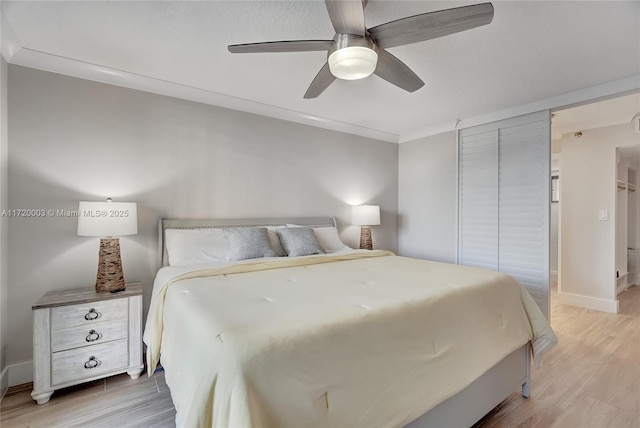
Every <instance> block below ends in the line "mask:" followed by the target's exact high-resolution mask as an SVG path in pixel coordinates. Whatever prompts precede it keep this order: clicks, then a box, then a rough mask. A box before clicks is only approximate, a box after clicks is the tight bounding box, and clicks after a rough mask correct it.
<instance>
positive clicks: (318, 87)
mask: <svg viewBox="0 0 640 428" xmlns="http://www.w3.org/2000/svg"><path fill="white" fill-rule="evenodd" d="M334 80H336V77H335V76H334V75H333V74H331V71H330V70H329V63H326V64H325V65H324V67H322V68H321V69H320V71H319V72H318V74H316V77H315V78H314V79H313V82H311V85H309V89H307V92H306V93H305V94H304V98H305V99H309V98H316V97H317V96H318V95H320V94H321V93H322V92H324V90H325V89H327V88H328V87H329V85H330V84H331V83H333V81H334Z"/></svg>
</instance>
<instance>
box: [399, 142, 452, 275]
mask: <svg viewBox="0 0 640 428" xmlns="http://www.w3.org/2000/svg"><path fill="white" fill-rule="evenodd" d="M398 162H399V168H398V169H399V179H398V214H399V216H398V251H399V254H400V255H403V256H409V257H417V258H423V259H430V260H437V261H443V262H449V263H455V261H456V251H457V245H456V242H457V241H456V239H457V238H456V237H457V223H456V218H457V212H456V200H457V196H456V195H457V187H456V186H457V185H456V180H457V156H456V133H455V131H452V132H447V133H444V134H439V135H435V136H432V137H426V138H421V139H419V140H415V141H410V142H407V143H403V144H401V145H400V148H399V155H398Z"/></svg>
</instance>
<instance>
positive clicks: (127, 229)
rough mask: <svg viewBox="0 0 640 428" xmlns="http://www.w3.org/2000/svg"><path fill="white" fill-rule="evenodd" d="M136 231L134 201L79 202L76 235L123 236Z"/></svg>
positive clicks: (136, 214) (135, 206)
mask: <svg viewBox="0 0 640 428" xmlns="http://www.w3.org/2000/svg"><path fill="white" fill-rule="evenodd" d="M136 233H138V209H137V205H136V203H135V202H82V201H81V202H80V204H79V207H78V235H80V236H123V235H135V234H136Z"/></svg>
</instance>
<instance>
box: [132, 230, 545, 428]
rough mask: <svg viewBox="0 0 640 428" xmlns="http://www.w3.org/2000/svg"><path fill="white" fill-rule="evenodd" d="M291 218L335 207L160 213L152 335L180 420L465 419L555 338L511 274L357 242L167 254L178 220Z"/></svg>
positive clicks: (525, 374)
mask: <svg viewBox="0 0 640 428" xmlns="http://www.w3.org/2000/svg"><path fill="white" fill-rule="evenodd" d="M287 225H288V226H289V227H293V226H296V227H302V228H311V230H313V229H314V228H332V227H335V220H334V219H333V218H283V219H257V220H256V219H245V220H168V219H162V220H160V223H159V263H160V266H162V268H161V269H160V270H159V271H158V274H157V276H156V280H155V282H154V289H153V293H152V300H151V304H150V309H149V314H148V317H147V323H146V327H145V333H144V341H145V343H146V345H147V365H148V368H149V370H148V372H149V373H152V372H153V371H154V369H155V367H156V365H157V364H158V363H159V362H160V361H161V363H162V366H163V368H164V370H165V378H166V381H167V384H168V385H169V388H170V391H171V396H172V399H173V401H174V404H175V406H176V411H177V416H176V424H177V426H188V427H192V426H216V427H231V426H232V427H241V426H246V427H248V426H256V427H258V426H278V427H285V426H296V427H298V426H309V427H311V426H318V427H320V426H330V427H335V426H367V427H371V426H410V427H418V426H433V427H442V426H447V427H448V426H451V427H453V426H456V427H458V426H459V427H464V426H471V425H472V424H474V423H475V422H476V421H477V420H479V419H480V418H481V417H482V416H483V415H485V414H486V413H487V412H488V411H490V410H491V409H492V408H493V407H495V406H496V405H497V404H499V403H500V402H501V401H502V400H503V399H504V398H506V397H507V396H508V395H509V394H511V393H512V392H513V391H515V390H516V389H518V388H522V393H523V395H524V396H528V394H529V367H530V355H532V354H533V358H534V361H535V362H536V364H539V362H540V359H541V357H542V355H543V354H544V352H546V351H547V350H548V349H550V348H551V347H552V346H553V345H554V344H555V343H556V342H557V340H556V338H555V335H554V334H553V331H552V330H551V328H550V327H549V324H548V323H547V322H546V319H544V316H543V315H542V313H541V312H540V311H539V309H538V308H537V306H536V305H535V302H533V299H531V297H530V296H529V295H528V293H527V292H526V290H524V288H523V287H522V286H521V285H520V284H518V283H517V282H516V281H515V280H514V279H513V278H511V277H509V276H507V275H504V274H501V273H498V272H493V271H487V270H482V269H477V268H472V267H464V266H456V265H451V264H445V263H437V262H430V261H425V260H417V259H410V258H405V257H399V256H396V255H394V254H393V253H390V252H387V251H365V250H349V249H340V250H338V251H335V252H332V253H328V254H322V255H305V256H300V257H264V258H258V259H247V260H242V261H237V262H226V261H225V262H220V263H218V262H215V263H207V264H197V265H191V266H188V265H184V266H182V265H181V266H167V264H168V256H169V255H168V252H167V245H166V238H167V230H171V231H175V230H184V229H195V230H204V229H230V230H238V229H241V228H252V229H253V228H257V227H267V226H268V227H270V228H276V227H280V228H282V227H286V226H287ZM226 233H229V232H226Z"/></svg>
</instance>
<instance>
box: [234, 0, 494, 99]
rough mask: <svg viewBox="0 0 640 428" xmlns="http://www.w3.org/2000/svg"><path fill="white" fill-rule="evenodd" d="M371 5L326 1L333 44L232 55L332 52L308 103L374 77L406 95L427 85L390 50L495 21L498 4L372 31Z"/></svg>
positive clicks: (253, 46)
mask: <svg viewBox="0 0 640 428" xmlns="http://www.w3.org/2000/svg"><path fill="white" fill-rule="evenodd" d="M367 1H368V0H325V5H326V6H327V11H328V12H329V18H330V19H331V23H332V24H333V27H334V29H335V30H336V34H335V36H333V40H288V41H279V42H262V43H245V44H238V45H229V47H228V48H229V51H230V52H231V53H260V52H307V51H325V50H326V51H327V62H326V63H325V65H324V66H323V67H322V68H321V69H320V71H319V72H318V74H317V75H316V77H315V78H314V79H313V81H312V82H311V85H310V86H309V89H307V92H306V93H305V94H304V98H307V99H308V98H316V97H317V96H318V95H320V94H321V93H322V92H323V91H324V90H325V89H327V87H329V85H330V84H331V83H332V82H333V81H334V80H335V79H336V78H339V79H345V80H356V79H363V78H365V77H367V76H369V75H371V74H373V73H375V74H376V75H377V76H379V77H381V78H383V79H384V80H386V81H387V82H389V83H392V84H394V85H396V86H398V87H400V88H402V89H404V90H405V91H408V92H414V91H416V90H418V89H420V88H421V87H422V86H424V82H423V81H422V80H421V79H420V78H419V77H418V76H417V75H416V74H415V73H414V72H413V71H412V70H411V69H410V68H409V67H407V65H406V64H405V63H403V62H402V61H400V60H399V59H398V58H396V57H395V56H393V55H391V54H390V53H389V52H387V51H386V49H387V48H393V47H396V46H403V45H409V44H411V43H418V42H423V41H425V40H430V39H435V38H438V37H442V36H447V35H449V34H454V33H458V32H460V31H464V30H468V29H471V28H475V27H480V26H482V25H487V24H489V23H491V21H492V20H493V5H492V4H491V3H482V4H476V5H471V6H463V7H456V8H452V9H445V10H440V11H436V12H429V13H423V14H420V15H414V16H410V17H407V18H402V19H398V20H396V21H391V22H387V23H386V24H381V25H378V26H376V27H372V28H368V29H367V28H366V27H365V23H364V8H365V6H366V5H367Z"/></svg>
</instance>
